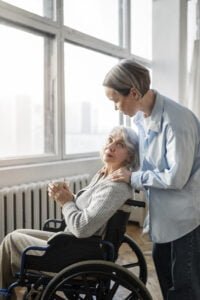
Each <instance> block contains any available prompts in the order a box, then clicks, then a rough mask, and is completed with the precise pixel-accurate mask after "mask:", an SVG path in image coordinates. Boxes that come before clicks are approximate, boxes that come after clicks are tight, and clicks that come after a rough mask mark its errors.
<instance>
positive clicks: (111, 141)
mask: <svg viewBox="0 0 200 300" xmlns="http://www.w3.org/2000/svg"><path fill="white" fill-rule="evenodd" d="M103 161H104V163H106V164H107V165H108V166H110V167H112V168H114V169H118V168H120V167H122V166H125V165H126V164H127V162H129V153H128V148H127V146H126V144H125V142H124V139H123V137H122V135H121V134H120V133H115V134H112V135H110V136H109V137H108V139H107V141H106V144H105V147H104V149H103Z"/></svg>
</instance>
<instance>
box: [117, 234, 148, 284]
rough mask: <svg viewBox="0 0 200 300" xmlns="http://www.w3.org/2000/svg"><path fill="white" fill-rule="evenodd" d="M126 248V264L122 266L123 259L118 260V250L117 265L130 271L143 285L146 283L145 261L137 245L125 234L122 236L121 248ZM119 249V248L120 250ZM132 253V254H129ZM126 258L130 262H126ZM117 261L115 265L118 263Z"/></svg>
mask: <svg viewBox="0 0 200 300" xmlns="http://www.w3.org/2000/svg"><path fill="white" fill-rule="evenodd" d="M124 245H125V247H128V249H127V252H128V255H126V259H125V261H126V263H125V264H123V259H120V249H119V259H118V261H119V264H120V265H121V266H123V267H124V268H127V269H131V271H133V273H134V274H135V275H137V277H138V278H139V279H140V280H141V281H142V282H143V283H144V284H146V283H147V263H146V260H145V257H144V255H143V253H142V251H141V249H140V248H139V246H138V245H137V243H136V242H135V241H134V240H133V239H132V238H131V237H130V236H128V235H127V234H125V235H124V239H123V242H122V244H121V247H124ZM121 247H120V248H121ZM130 251H131V252H133V253H130ZM127 257H128V259H129V257H130V262H127ZM118 261H117V263H118Z"/></svg>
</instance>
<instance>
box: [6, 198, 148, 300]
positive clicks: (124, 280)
mask: <svg viewBox="0 0 200 300" xmlns="http://www.w3.org/2000/svg"><path fill="white" fill-rule="evenodd" d="M126 204H128V205H133V206H140V207H141V206H144V205H145V204H144V203H143V202H141V201H136V200H128V201H127V202H126ZM129 215H130V213H128V212H124V211H122V210H119V211H117V212H116V213H115V214H114V215H113V216H112V217H111V219H110V220H109V221H108V224H107V227H106V233H105V237H104V238H103V239H101V238H100V237H97V236H92V237H89V238H76V237H74V236H69V235H66V234H65V233H63V232H62V231H63V230H64V228H65V223H64V220H51V219H50V220H47V221H46V222H45V224H44V227H43V230H48V231H52V232H58V233H57V234H56V235H54V236H53V238H51V239H50V240H49V241H48V246H46V247H37V246H31V247H27V248H26V249H25V250H24V252H23V254H22V259H21V268H20V271H19V273H17V274H16V281H15V282H14V283H13V284H11V285H10V286H9V287H8V289H1V290H0V294H1V295H4V296H5V298H6V299H9V298H10V296H11V294H12V292H13V289H14V288H15V287H23V288H25V290H26V291H25V293H24V295H23V299H24V300H29V299H31V300H39V299H41V300H64V299H69V300H75V299H76V300H82V299H85V300H92V299H97V300H110V299H116V300H117V299H119V300H123V299H124V300H125V299H126V300H152V297H151V295H150V293H149V292H148V290H147V288H146V287H145V284H146V281H147V265H146V261H145V258H144V255H143V253H142V252H141V250H140V248H139V247H138V245H137V244H136V242H135V241H134V240H133V239H132V238H131V237H129V236H128V235H127V234H126V233H125V232H126V225H127V222H128V219H129ZM122 247H126V249H129V251H131V255H130V254H129V255H128V257H129V259H130V262H128V263H127V259H126V264H124V263H123V260H120V249H121V248H122ZM31 250H37V251H42V255H40V256H35V255H30V251H31ZM126 251H128V250H126ZM129 269H130V270H129Z"/></svg>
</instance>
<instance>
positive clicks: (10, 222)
mask: <svg viewBox="0 0 200 300" xmlns="http://www.w3.org/2000/svg"><path fill="white" fill-rule="evenodd" d="M64 180H66V182H68V183H69V185H70V188H71V190H72V191H73V193H75V194H76V193H77V192H78V191H79V190H80V189H81V188H84V187H85V186H86V185H87V184H88V180H89V174H82V175H78V176H73V177H66V178H55V179H51V180H46V181H39V182H33V183H28V184H23V185H17V186H12V187H5V188H2V189H0V240H2V239H3V238H4V236H5V235H6V234H7V233H9V232H11V231H13V230H15V229H17V228H32V229H41V228H42V225H43V223H44V221H45V220H46V219H49V218H57V219H60V218H61V217H62V214H61V208H60V206H59V205H58V204H57V203H56V202H55V201H53V200H52V199H49V196H48V192H47V185H48V183H50V182H52V181H64Z"/></svg>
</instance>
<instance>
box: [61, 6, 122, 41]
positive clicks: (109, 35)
mask: <svg viewBox="0 0 200 300" xmlns="http://www.w3.org/2000/svg"><path fill="white" fill-rule="evenodd" d="M63 2H64V22H65V25H67V26H69V27H71V28H73V29H76V30H79V31H81V32H84V33H87V34H89V35H92V36H95V37H97V38H100V39H102V40H105V41H108V42H110V43H113V44H117V45H118V43H119V33H118V32H119V29H118V28H119V20H118V17H119V7H118V1H117V0H109V1H108V0H84V1H82V0H67V1H63Z"/></svg>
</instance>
